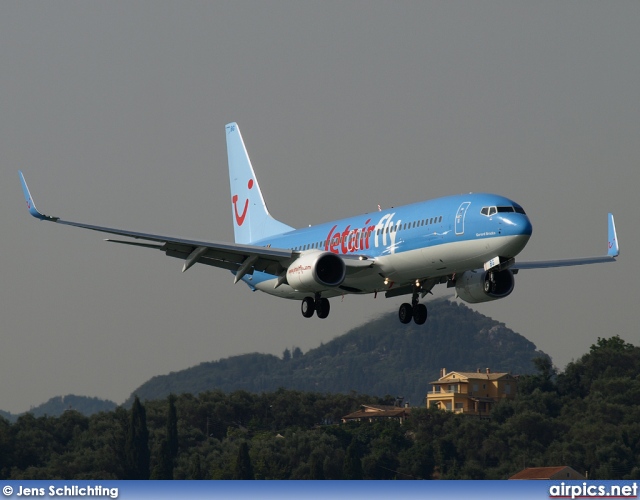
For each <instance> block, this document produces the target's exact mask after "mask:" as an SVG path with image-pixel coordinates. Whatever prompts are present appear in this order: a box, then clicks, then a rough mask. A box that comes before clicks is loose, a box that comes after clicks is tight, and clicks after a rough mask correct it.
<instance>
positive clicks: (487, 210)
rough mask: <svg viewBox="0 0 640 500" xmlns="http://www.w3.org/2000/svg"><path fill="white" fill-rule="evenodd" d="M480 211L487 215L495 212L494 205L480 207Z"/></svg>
mask: <svg viewBox="0 0 640 500" xmlns="http://www.w3.org/2000/svg"><path fill="white" fill-rule="evenodd" d="M480 213H481V214H482V215H486V216H487V217H488V216H490V215H493V214H495V213H496V207H482V210H480Z"/></svg>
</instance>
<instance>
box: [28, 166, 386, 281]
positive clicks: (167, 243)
mask: <svg viewBox="0 0 640 500" xmlns="http://www.w3.org/2000/svg"><path fill="white" fill-rule="evenodd" d="M18 173H19V174H20V182H21V183H22V191H23V193H24V197H25V199H26V201H27V208H28V209H29V213H31V215H32V216H34V217H35V218H36V219H40V220H48V221H51V222H57V223H58V224H64V225H67V226H75V227H81V228H84V229H91V230H92V231H99V232H102V233H109V234H115V235H118V236H124V237H127V238H133V239H134V240H145V241H144V242H142V241H130V240H118V239H111V238H107V239H106V241H111V242H113V243H121V244H124V245H131V246H137V247H143V248H154V249H157V250H161V251H163V252H164V253H165V254H166V255H168V256H169V257H176V258H178V259H183V260H184V261H185V262H184V265H183V267H182V272H185V271H186V270H187V269H189V268H190V267H191V266H193V265H194V264H196V263H199V264H205V265H208V266H214V267H220V268H223V269H228V270H230V271H232V272H234V273H235V279H234V283H237V282H238V281H239V280H240V279H242V277H243V276H245V275H246V274H252V273H253V271H254V270H256V271H262V272H265V273H268V274H272V275H274V276H280V277H283V276H285V271H286V270H287V268H288V267H289V266H290V265H291V263H292V262H293V261H295V260H296V259H297V258H298V257H299V256H300V252H297V251H293V250H289V249H282V248H271V247H263V246H255V245H244V244H240V243H220V242H215V241H197V240H188V239H183V238H176V237H172V236H163V235H158V234H149V233H139V232H135V231H127V230H123V229H116V228H111V227H104V226H94V225H91V224H83V223H80V222H72V221H68V220H64V219H61V218H60V217H52V216H50V215H45V214H43V213H42V212H40V211H39V210H38V209H37V208H36V206H35V203H34V202H33V197H32V196H31V192H30V191H29V188H28V186H27V183H26V181H25V179H24V175H23V174H22V172H18ZM342 257H343V259H344V261H345V265H346V267H347V274H349V275H351V274H354V273H358V272H360V271H362V270H363V269H367V268H371V267H373V265H374V263H375V260H374V259H371V258H370V257H367V256H360V255H349V256H342Z"/></svg>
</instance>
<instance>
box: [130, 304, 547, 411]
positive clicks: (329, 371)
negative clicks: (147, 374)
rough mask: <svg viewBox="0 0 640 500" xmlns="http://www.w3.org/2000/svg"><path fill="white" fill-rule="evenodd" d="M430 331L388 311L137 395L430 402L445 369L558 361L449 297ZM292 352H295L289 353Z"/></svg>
mask: <svg viewBox="0 0 640 500" xmlns="http://www.w3.org/2000/svg"><path fill="white" fill-rule="evenodd" d="M429 310H430V316H429V319H428V322H427V325H422V326H418V325H414V324H408V325H402V324H400V323H399V322H398V320H397V314H396V313H385V314H382V315H380V316H379V317H378V318H375V319H373V320H371V321H369V322H367V323H365V324H363V325H361V326H358V327H355V328H353V329H351V330H350V331H348V332H347V333H345V334H343V335H340V336H338V337H336V338H334V339H333V340H331V341H330V342H327V343H326V344H321V345H320V346H319V347H316V348H314V349H311V350H309V351H307V353H305V354H302V353H298V355H295V354H296V353H295V352H294V355H293V356H288V355H287V354H286V353H285V354H284V356H283V358H279V357H277V356H275V355H272V354H260V353H249V354H242V355H238V356H233V357H229V358H224V359H220V360H218V361H208V362H203V363H200V364H199V365H196V366H193V367H191V368H187V369H185V370H180V371H177V372H171V373H169V374H166V375H158V376H155V377H152V378H151V379H150V380H149V381H147V382H145V383H144V384H142V385H141V386H140V387H138V388H137V389H136V390H135V391H133V392H132V394H131V396H130V397H129V399H128V400H127V401H126V402H125V403H124V404H125V406H127V405H129V404H131V402H132V401H133V398H134V395H137V396H138V397H139V398H140V399H141V400H145V399H148V400H152V399H159V398H164V397H166V396H168V395H169V394H170V393H174V394H180V393H184V392H190V393H192V394H198V393H200V392H203V391H207V390H214V389H219V390H222V391H225V392H228V391H234V390H239V389H242V390H246V391H249V392H258V393H259V392H266V391H274V390H277V389H278V388H280V387H283V388H286V389H295V390H303V391H315V392H341V393H349V392H352V391H355V392H359V393H363V394H372V395H378V396H382V395H387V394H388V395H394V396H395V395H400V394H401V395H403V396H405V398H407V399H409V400H410V401H411V403H412V404H414V405H416V404H417V405H421V404H424V396H425V395H426V392H427V391H428V390H429V382H431V381H432V380H434V379H436V378H438V376H439V375H438V374H439V373H440V369H441V368H448V369H449V370H458V371H476V370H477V369H482V370H483V371H484V370H485V369H486V368H490V369H492V370H493V371H505V372H511V373H514V374H527V373H535V366H534V365H533V362H532V361H531V360H532V359H533V358H535V357H546V358H550V357H549V356H548V355H547V354H546V353H544V352H542V351H540V350H538V349H537V348H536V346H535V344H533V343H532V342H531V341H529V340H527V339H526V338H525V337H523V336H522V335H520V334H518V333H516V332H513V331H512V330H510V329H509V328H507V327H506V326H505V325H504V324H503V323H500V322H498V321H496V320H493V319H491V318H489V317H487V316H484V315H482V314H480V313H477V312H475V311H473V310H471V309H469V308H468V307H466V306H465V305H462V304H458V303H456V302H453V301H450V300H448V299H437V300H433V301H431V302H430V307H429ZM287 351H288V350H287Z"/></svg>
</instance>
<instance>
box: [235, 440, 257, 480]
mask: <svg viewBox="0 0 640 500" xmlns="http://www.w3.org/2000/svg"><path fill="white" fill-rule="evenodd" d="M233 479H254V475H253V466H252V465H251V457H250V456H249V445H248V444H247V443H246V441H243V442H242V443H240V449H239V450H238V457H237V458H236V466H235V468H234V469H233Z"/></svg>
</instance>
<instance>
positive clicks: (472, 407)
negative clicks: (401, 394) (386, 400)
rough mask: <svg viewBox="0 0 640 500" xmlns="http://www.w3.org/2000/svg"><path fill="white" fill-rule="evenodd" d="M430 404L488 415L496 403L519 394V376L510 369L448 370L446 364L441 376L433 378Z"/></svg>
mask: <svg viewBox="0 0 640 500" xmlns="http://www.w3.org/2000/svg"><path fill="white" fill-rule="evenodd" d="M430 384H431V386H432V390H431V391H429V392H428V393H427V408H439V409H441V410H446V411H452V412H455V413H464V414H468V415H476V416H489V414H490V413H491V410H493V407H494V406H495V404H496V403H497V402H498V401H500V400H501V399H503V398H513V397H515V395H516V389H517V384H518V379H517V378H516V377H514V376H513V375H511V374H509V373H492V372H491V370H490V369H489V368H487V369H486V370H485V371H484V372H482V371H480V370H478V371H477V372H455V371H453V372H449V373H447V371H446V369H445V368H443V369H442V370H441V371H440V378H439V379H438V380H434V381H433V382H430Z"/></svg>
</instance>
